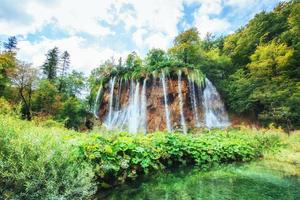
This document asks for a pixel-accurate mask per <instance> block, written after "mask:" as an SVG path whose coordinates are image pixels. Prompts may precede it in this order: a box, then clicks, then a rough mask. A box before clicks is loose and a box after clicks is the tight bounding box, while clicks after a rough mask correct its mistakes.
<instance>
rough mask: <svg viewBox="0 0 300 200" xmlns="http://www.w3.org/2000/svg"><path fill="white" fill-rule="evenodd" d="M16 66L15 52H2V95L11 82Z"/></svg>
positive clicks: (0, 55) (0, 81)
mask: <svg viewBox="0 0 300 200" xmlns="http://www.w3.org/2000/svg"><path fill="white" fill-rule="evenodd" d="M15 68H16V58H15V54H13V53H9V52H3V53H0V96H3V95H4V90H5V88H6V87H7V85H8V83H9V82H10V77H11V76H12V74H13V73H14V70H15Z"/></svg>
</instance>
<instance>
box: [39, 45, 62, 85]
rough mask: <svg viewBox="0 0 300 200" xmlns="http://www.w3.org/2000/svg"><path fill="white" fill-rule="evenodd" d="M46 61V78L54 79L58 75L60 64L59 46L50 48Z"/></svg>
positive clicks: (44, 66) (44, 67) (44, 71)
mask: <svg viewBox="0 0 300 200" xmlns="http://www.w3.org/2000/svg"><path fill="white" fill-rule="evenodd" d="M46 57H47V58H46V61H45V62H44V64H43V66H42V69H43V73H44V75H45V76H46V78H47V79H48V80H50V81H54V79H55V78H56V77H57V71H58V64H59V50H58V48H57V47H54V48H53V49H51V50H49V51H48V53H47V55H46Z"/></svg>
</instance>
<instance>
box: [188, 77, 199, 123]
mask: <svg viewBox="0 0 300 200" xmlns="http://www.w3.org/2000/svg"><path fill="white" fill-rule="evenodd" d="M189 88H190V92H191V94H190V99H191V105H192V109H193V116H194V120H195V126H196V127H197V128H199V127H200V120H199V115H198V103H197V98H196V91H195V83H194V82H193V81H191V80H189Z"/></svg>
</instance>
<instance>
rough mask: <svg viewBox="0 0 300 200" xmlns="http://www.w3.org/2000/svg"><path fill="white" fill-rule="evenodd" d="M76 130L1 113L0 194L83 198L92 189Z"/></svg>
mask: <svg viewBox="0 0 300 200" xmlns="http://www.w3.org/2000/svg"><path fill="white" fill-rule="evenodd" d="M81 142H82V139H80V136H79V133H75V132H70V131H68V132H66V131H65V130H63V129H56V128H47V129H46V128H41V127H36V126H34V125H32V124H31V123H28V122H25V121H21V120H16V119H13V118H11V117H9V116H3V115H1V116H0V146H1V148H0V198H4V199H74V198H76V199H83V198H87V197H89V196H90V195H92V194H93V193H94V192H95V185H94V183H93V177H94V174H93V170H92V167H91V165H90V164H89V163H87V162H86V161H85V160H83V159H82V157H81V156H80V148H79V147H80V143H81Z"/></svg>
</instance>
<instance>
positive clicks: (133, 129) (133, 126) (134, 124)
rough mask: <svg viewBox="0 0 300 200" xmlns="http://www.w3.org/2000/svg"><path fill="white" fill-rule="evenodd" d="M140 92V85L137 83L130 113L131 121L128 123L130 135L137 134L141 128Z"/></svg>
mask: <svg viewBox="0 0 300 200" xmlns="http://www.w3.org/2000/svg"><path fill="white" fill-rule="evenodd" d="M139 92H140V83H139V82H137V83H136V84H135V92H134V96H133V99H132V102H131V104H130V112H129V120H128V122H129V125H128V130H129V132H130V133H137V132H138V128H139V121H140V119H139V114H140V110H139V108H140V107H139V105H140V98H139V97H140V96H139Z"/></svg>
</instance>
